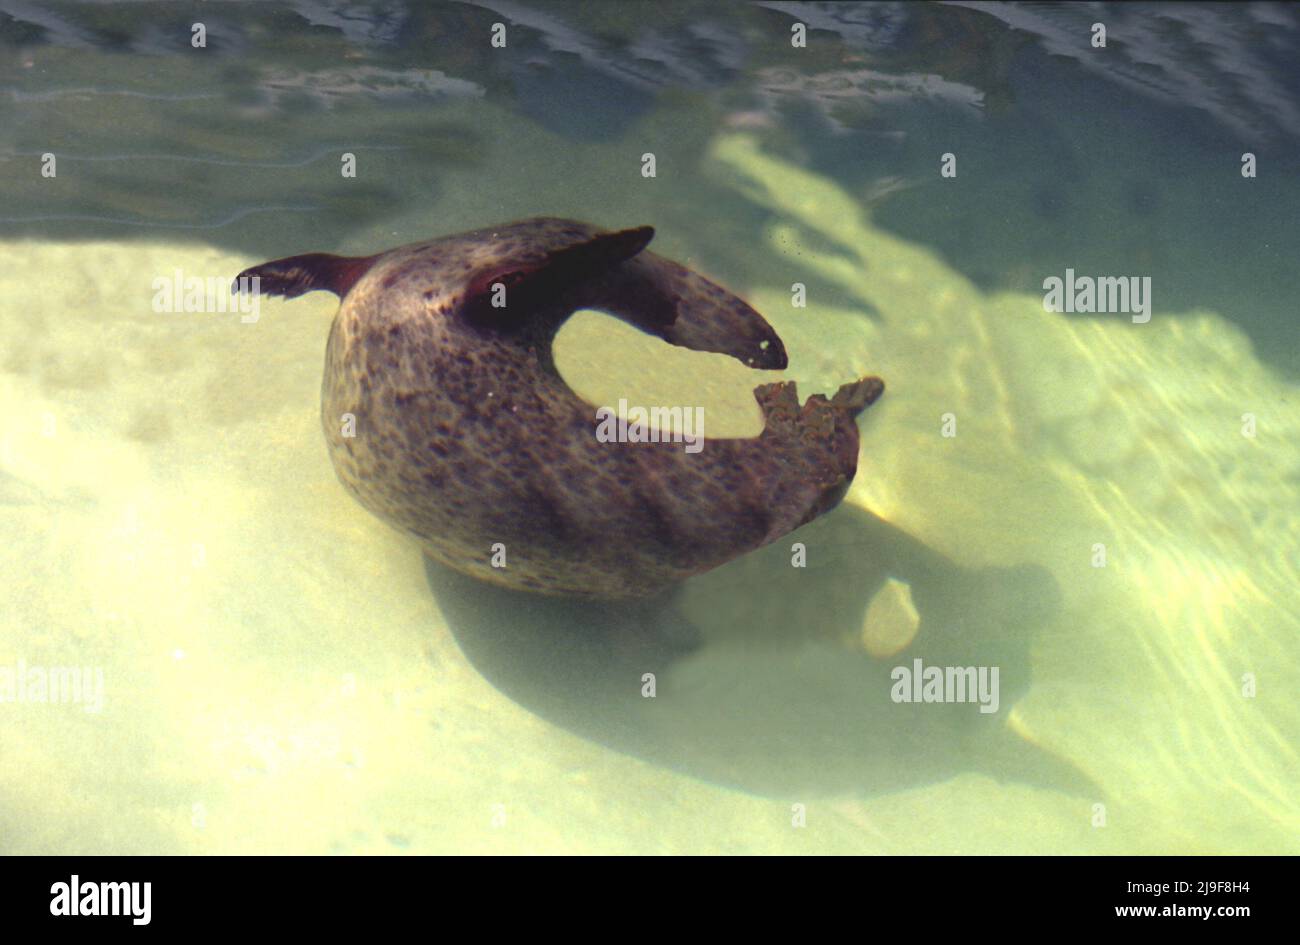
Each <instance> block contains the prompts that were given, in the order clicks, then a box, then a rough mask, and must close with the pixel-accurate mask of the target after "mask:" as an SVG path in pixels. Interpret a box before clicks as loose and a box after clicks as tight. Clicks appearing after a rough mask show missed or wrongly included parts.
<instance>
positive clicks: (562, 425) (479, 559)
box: [244, 219, 883, 599]
mask: <svg viewBox="0 0 1300 945" xmlns="http://www.w3.org/2000/svg"><path fill="white" fill-rule="evenodd" d="M650 235H651V231H650V230H649V229H648V228H643V229H642V230H637V231H623V232H621V233H616V234H611V233H608V232H607V231H602V230H599V229H597V228H595V227H593V226H590V225H588V224H584V223H578V222H575V221H572V220H558V219H538V220H528V221H524V222H522V223H514V224H510V225H507V226H500V227H495V228H491V229H485V230H479V231H476V232H473V233H466V234H462V235H458V236H450V237H445V238H442V239H437V240H433V241H431V242H428V243H421V244H417V245H412V246H405V247H401V248H398V249H394V250H392V251H390V252H387V253H383V254H381V255H378V256H375V257H371V258H369V259H367V260H346V259H342V260H341V259H340V258H339V257H322V256H321V254H312V256H310V257H291V258H290V259H288V260H278V261H276V262H275V263H268V264H266V265H265V266H264V267H255V268H254V269H251V270H249V271H248V272H247V273H245V274H244V275H259V274H260V275H262V276H263V280H262V283H263V291H271V292H275V291H277V284H276V279H275V275H276V270H275V268H274V267H277V266H278V267H280V269H281V270H282V271H283V272H285V273H287V274H289V276H291V277H292V279H293V283H292V284H293V285H294V286H297V287H299V288H301V287H302V286H303V285H310V287H311V288H330V285H329V283H330V281H331V279H334V278H336V277H335V276H334V275H333V274H332V273H334V272H337V273H341V274H342V275H340V276H338V277H337V279H338V281H340V282H344V281H346V287H345V288H344V289H343V291H342V292H340V294H341V295H343V302H342V305H341V306H340V308H339V312H338V314H337V316H336V317H335V320H334V324H333V326H332V328H331V330H330V336H329V344H328V347H327V351H326V360H325V377H324V383H323V385H322V390H321V421H322V425H323V427H324V430H325V437H326V440H327V442H328V444H329V453H330V457H331V459H332V460H333V463H334V468H335V470H336V471H337V473H338V477H339V479H340V481H341V482H342V483H343V485H344V486H345V487H346V488H347V489H348V491H349V492H351V493H352V494H353V495H354V496H355V497H356V498H357V499H358V500H359V501H360V502H361V504H362V505H364V506H365V507H366V508H368V509H369V510H370V511H372V512H373V513H375V514H376V515H378V516H379V517H380V518H382V519H384V520H385V521H387V522H389V523H391V524H393V525H395V526H397V527H398V528H400V529H402V530H404V531H406V532H408V533H410V534H411V535H413V536H415V537H416V538H417V539H418V540H419V541H420V542H421V544H422V545H423V547H424V549H425V551H426V553H427V554H429V555H430V556H431V557H433V558H434V559H436V560H438V561H440V562H442V563H443V564H446V565H448V566H450V567H452V568H454V569H456V570H458V571H462V572H465V573H468V574H471V575H474V576H476V577H479V578H482V579H483V580H485V581H490V582H492V583H495V584H501V585H505V586H508V587H513V588H519V589H525V590H530V591H536V592H540V593H546V594H558V595H571V596H579V597H591V598H606V599H618V598H632V597H641V596H646V595H649V594H653V593H655V592H657V591H659V590H661V589H663V588H665V587H666V586H668V585H671V584H673V583H675V582H678V581H681V580H683V579H684V578H687V577H689V576H691V575H693V574H699V573H701V572H703V571H707V570H709V569H711V568H714V567H717V566H718V565H720V564H723V563H724V562H726V561H728V560H730V559H732V558H734V557H737V556H738V555H741V554H744V553H745V552H747V551H751V550H753V549H755V548H758V547H760V546H762V545H765V544H767V543H769V542H772V541H775V540H776V539H778V538H780V537H781V536H783V535H786V534H788V533H789V532H790V531H792V530H793V529H795V528H797V527H798V526H800V525H802V524H804V523H805V522H808V521H809V520H811V519H813V518H815V517H816V516H818V515H820V514H822V513H823V512H825V511H827V510H828V509H830V508H832V507H833V506H834V505H835V504H836V503H838V502H839V500H840V498H841V497H842V496H843V495H844V492H845V491H846V490H847V488H848V485H849V483H850V482H851V481H852V479H853V476H854V473H855V472H856V469H857V458H858V430H857V426H856V423H855V419H854V418H855V417H856V415H857V414H858V413H859V412H860V411H861V410H862V409H863V408H864V407H865V406H867V405H868V404H870V403H871V402H873V401H874V400H875V399H876V398H877V397H878V396H879V395H880V393H881V391H882V390H883V385H882V383H881V382H880V380H879V379H877V378H864V379H862V380H859V381H857V382H855V383H852V384H847V385H845V386H844V387H843V388H841V389H840V391H839V392H838V393H837V394H836V395H835V397H834V398H833V399H832V400H830V401H828V400H827V399H826V398H825V397H822V396H820V395H819V396H814V397H810V398H809V399H808V400H807V402H806V403H804V404H802V405H801V404H800V403H799V401H798V398H797V396H796V393H795V388H794V385H793V384H789V383H786V384H768V385H764V386H762V387H759V388H758V389H757V390H756V391H755V396H756V398H757V400H758V402H759V404H760V406H761V407H762V409H763V413H764V416H765V419H766V426H765V429H764V430H763V432H762V434H761V435H760V436H758V437H752V438H745V439H707V440H706V441H705V443H704V446H703V449H702V450H701V451H700V452H698V453H687V452H686V451H685V450H684V449H683V448H682V444H681V443H672V442H664V443H602V442H599V441H598V440H597V438H596V426H597V421H596V413H595V408H594V407H593V406H592V405H590V404H587V403H584V402H583V401H582V400H580V399H579V398H578V397H577V395H576V394H574V392H573V391H572V390H571V389H570V388H569V387H568V385H566V384H565V383H564V381H563V380H562V379H561V377H560V376H559V374H558V372H557V371H556V369H555V365H554V361H553V358H552V353H551V344H552V341H553V339H554V337H555V334H556V332H557V331H558V330H559V328H560V326H561V325H562V324H563V322H564V320H565V319H566V318H567V317H568V316H569V315H570V314H571V313H572V312H574V311H576V310H577V309H580V308H596V309H601V310H604V311H607V312H609V313H610V314H612V315H614V316H616V317H619V318H622V319H624V320H626V321H628V322H630V323H632V324H634V325H637V326H638V327H640V328H642V329H643V330H645V331H648V332H650V333H652V334H655V335H657V336H659V337H661V338H664V339H665V340H667V341H669V342H671V343H673V344H677V345H682V346H684V347H688V348H692V349H696V350H703V351H716V352H722V353H725V354H729V355H731V356H733V357H736V358H738V359H740V360H741V361H742V362H744V363H746V364H750V365H752V366H754V367H762V368H781V367H784V366H785V364H786V355H785V349H784V347H783V346H782V344H781V341H780V339H779V338H778V337H777V336H776V333H775V332H774V331H773V330H772V328H771V327H770V326H769V325H768V324H767V322H766V321H764V320H763V318H762V317H761V316H760V315H759V314H758V313H757V312H755V311H754V310H753V309H752V308H750V307H749V306H748V305H746V304H745V303H744V302H743V301H741V300H740V299H739V298H737V297H736V296H734V295H732V294H731V293H729V292H727V291H726V290H725V289H722V288H721V287H719V286H717V285H715V284H714V283H712V282H709V281H708V280H706V279H704V278H703V277H701V276H699V275H698V274H696V273H694V272H691V271H690V270H688V269H686V268H684V267H682V266H680V265H678V264H676V263H673V262H671V261H669V260H666V259H663V258H661V257H659V256H657V255H655V254H653V253H650V252H648V251H642V247H643V246H644V244H645V242H648V240H649V238H650ZM303 259H315V260H317V262H315V263H313V264H312V265H311V266H309V267H307V268H309V269H314V271H316V272H319V273H320V275H319V276H318V277H317V280H316V281H317V283H318V284H315V285H312V284H311V283H312V280H311V278H310V277H304V275H303V269H304V265H303V264H302V263H301V262H298V261H300V260H303ZM321 259H325V260H333V262H320V260H321ZM363 264H364V265H363ZM358 267H362V268H364V274H362V275H360V276H359V278H357V277H356V273H357V269H358ZM286 278H287V277H286ZM497 282H499V283H501V284H504V285H506V286H507V289H506V292H507V295H506V299H507V304H506V306H505V308H504V309H500V310H497V309H492V308H491V307H490V306H485V305H484V299H483V294H484V292H486V291H489V290H490V287H491V286H492V285H493V284H494V283H497ZM286 284H287V282H286ZM516 288H517V289H518V291H516ZM345 415H351V416H352V417H354V418H355V435H354V436H345V435H344V431H345V422H344V417H345ZM497 543H499V544H500V546H503V547H504V550H505V563H506V566H505V567H503V568H501V567H494V566H493V563H492V559H493V547H494V545H497Z"/></svg>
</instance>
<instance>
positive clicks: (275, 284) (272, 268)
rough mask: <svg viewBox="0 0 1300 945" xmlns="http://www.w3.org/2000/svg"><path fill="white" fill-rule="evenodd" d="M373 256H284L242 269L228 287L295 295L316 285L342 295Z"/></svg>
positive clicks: (369, 264) (371, 262)
mask: <svg viewBox="0 0 1300 945" xmlns="http://www.w3.org/2000/svg"><path fill="white" fill-rule="evenodd" d="M376 258H377V257H375V256H333V255H331V254H329V253H307V254H305V255H302V256H287V257H285V258H284V259H274V260H272V261H271V262H267V263H262V264H261V265H260V266H253V267H252V268H251V269H245V270H244V271H243V272H241V273H240V274H239V275H238V276H236V277H235V281H234V284H233V285H231V287H230V291H231V292H232V293H234V292H242V291H246V290H247V289H250V288H251V289H252V290H253V291H255V292H260V293H261V294H262V295H283V296H284V297H285V298H286V299H296V298H297V297H298V296H300V295H304V294H306V293H308V292H313V291H315V290H316V289H325V290H326V291H328V292H333V293H334V294H335V295H337V296H338V297H339V298H343V296H345V295H347V294H348V290H349V289H351V288H352V287H353V286H354V285H356V283H357V280H358V279H360V278H361V277H362V276H364V275H365V274H366V272H367V271H368V270H369V269H370V267H371V265H372V264H373V263H374V261H375V259H376ZM253 280H257V281H256V282H253Z"/></svg>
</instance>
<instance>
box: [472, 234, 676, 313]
mask: <svg viewBox="0 0 1300 945" xmlns="http://www.w3.org/2000/svg"><path fill="white" fill-rule="evenodd" d="M543 222H545V221H543ZM557 222H560V223H562V222H563V221H557ZM542 235H545V234H544V233H543V234H542ZM654 235H655V231H654V228H653V227H649V226H639V227H635V228H634V229H629V230H618V231H616V232H612V233H598V232H588V233H581V234H575V235H568V234H566V233H561V234H559V239H558V240H557V241H556V242H555V243H554V244H552V245H550V246H547V247H546V248H545V249H543V250H541V251H529V252H526V253H520V254H516V255H514V256H512V257H510V258H506V259H503V260H502V261H501V262H499V263H497V264H496V265H493V266H491V267H490V268H487V269H485V270H483V271H482V272H479V273H478V274H477V275H475V276H474V278H473V279H471V280H470V282H469V285H468V286H467V287H466V290H465V301H464V303H463V305H462V308H461V311H462V313H463V314H464V316H465V317H466V318H467V319H469V320H470V321H471V322H474V323H475V324H478V325H481V326H484V327H491V328H496V329H499V330H508V329H510V328H518V327H523V326H524V325H525V324H526V323H527V322H528V320H529V319H530V317H531V316H533V315H536V314H538V313H541V312H546V311H548V310H549V309H550V308H551V307H552V306H553V305H557V304H560V303H561V302H562V301H563V300H566V299H576V298H580V297H581V296H582V295H583V290H584V287H586V286H589V285H592V284H594V283H599V282H600V281H601V280H602V279H604V278H605V277H606V276H607V275H608V274H609V273H610V272H611V271H612V270H615V269H617V268H618V267H619V265H620V264H622V263H624V262H626V261H627V260H629V259H631V258H632V257H633V256H635V255H636V254H637V253H639V252H641V251H642V250H643V249H645V248H646V246H647V245H648V244H649V242H650V240H652V239H653V238H654ZM575 304H576V302H575ZM666 317H667V318H668V320H670V321H671V312H670V311H669V312H667V313H666Z"/></svg>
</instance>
